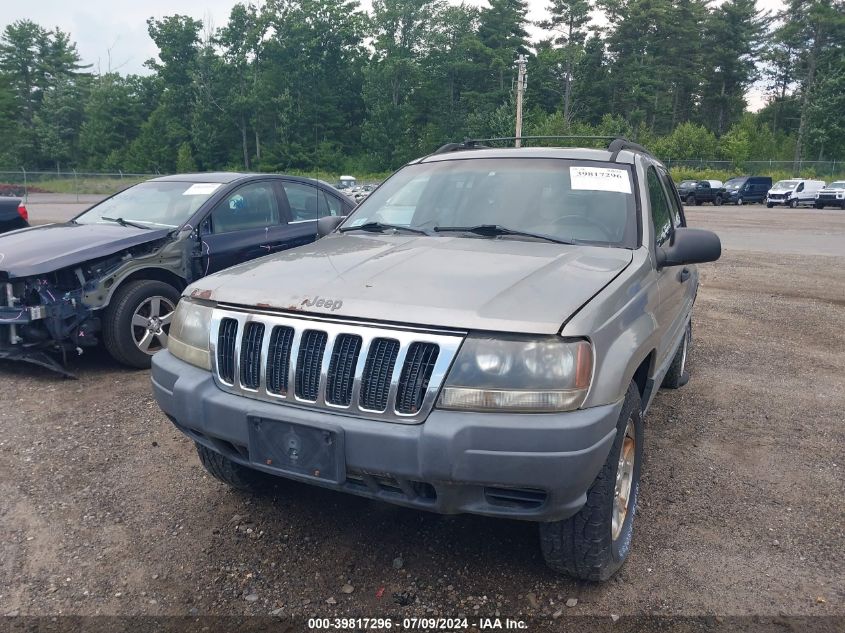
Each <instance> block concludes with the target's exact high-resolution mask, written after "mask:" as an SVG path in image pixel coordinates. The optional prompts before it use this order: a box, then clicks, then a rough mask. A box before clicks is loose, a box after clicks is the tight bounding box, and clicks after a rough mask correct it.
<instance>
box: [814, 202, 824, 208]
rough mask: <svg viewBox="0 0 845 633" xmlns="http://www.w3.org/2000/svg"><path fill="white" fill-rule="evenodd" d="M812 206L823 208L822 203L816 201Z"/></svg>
mask: <svg viewBox="0 0 845 633" xmlns="http://www.w3.org/2000/svg"><path fill="white" fill-rule="evenodd" d="M813 206H814V207H816V209H824V205H823V204H819V203H818V202H817V203H816V204H814V205H813Z"/></svg>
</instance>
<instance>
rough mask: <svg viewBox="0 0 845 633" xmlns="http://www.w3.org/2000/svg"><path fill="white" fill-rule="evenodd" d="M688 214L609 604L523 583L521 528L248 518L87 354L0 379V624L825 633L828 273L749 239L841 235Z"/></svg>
mask: <svg viewBox="0 0 845 633" xmlns="http://www.w3.org/2000/svg"><path fill="white" fill-rule="evenodd" d="M688 214H689V217H690V224H691V225H695V226H706V227H709V228H713V229H715V230H717V231H720V230H721V231H723V234H724V237H725V244H726V249H725V253H724V255H723V258H722V260H721V261H719V262H718V263H716V264H710V265H706V266H702V287H701V290H700V293H699V298H698V303H697V308H696V312H695V318H694V324H693V328H694V329H693V336H694V348H693V350H692V352H691V359H690V373H691V376H692V379H691V381H690V383H689V384H688V385H687V386H686V387H684V388H682V389H681V390H679V391H675V392H661V393H660V394H659V395H658V396H657V398H656V401H655V403H654V406H653V408H652V409H651V411H650V412H649V414H648V416H647V418H646V436H645V439H646V460H647V461H646V465H645V470H644V475H643V482H642V493H641V501H642V505H641V507H640V508H639V509H638V512H637V523H636V529H635V535H634V545H633V552H632V554H631V556H630V559H629V561H628V562H627V564H626V565H625V566H624V568H623V569H622V570H621V572H620V573H619V574H618V575H617V576H616V577H615V578H614V579H613V580H611V581H610V582H608V583H605V584H602V585H595V584H587V583H579V582H574V581H571V580H569V579H566V578H563V577H558V576H556V575H555V574H553V573H552V572H551V571H549V570H547V569H546V568H545V566H544V564H543V562H542V559H541V557H540V553H539V550H538V544H537V537H536V527H535V526H534V525H531V524H528V523H520V522H509V521H500V520H490V519H484V518H478V517H470V516H459V517H442V516H437V515H432V514H427V513H421V512H416V511H411V510H406V509H402V508H397V507H392V506H389V505H383V504H381V503H377V502H373V501H368V500H364V499H360V498H357V497H352V496H345V495H342V494H340V493H334V492H331V491H326V490H322V489H316V488H311V487H307V486H304V485H300V484H294V483H290V482H284V481H281V482H280V483H279V485H278V486H277V487H276V489H275V490H274V491H273V493H272V494H269V495H267V496H251V495H246V494H242V493H237V492H233V491H231V490H229V489H227V488H226V487H225V486H224V485H223V484H220V483H218V482H217V481H216V480H214V479H212V478H211V477H209V476H207V475H206V474H205V472H204V471H203V469H202V468H201V466H200V465H199V462H198V460H197V457H196V454H195V452H194V449H193V446H192V444H191V442H190V441H188V440H187V439H186V438H185V437H183V436H182V435H181V434H180V433H178V432H177V431H175V430H174V428H173V427H172V426H171V425H170V423H169V422H168V421H167V420H166V418H165V417H164V416H163V415H162V414H161V413H160V412H159V410H158V408H157V406H156V404H155V402H154V400H153V399H152V397H151V394H150V388H149V378H148V375H147V373H146V372H133V371H127V370H123V369H118V368H116V367H115V365H114V364H113V363H112V362H111V361H110V360H109V359H108V357H107V356H106V355H105V354H104V353H94V354H87V355H85V356H83V357H81V358H79V359H75V360H74V361H73V369H74V370H75V371H76V372H77V374H78V376H79V380H78V381H71V380H62V379H60V378H57V377H56V376H54V375H52V374H50V373H48V372H46V371H44V370H41V369H39V368H36V367H28V366H20V365H11V364H9V363H2V364H0V376H2V380H3V384H4V387H5V388H4V389H3V390H2V393H0V410H1V411H2V413H1V414H0V499H2V504H0V534H1V535H2V542H0V614H21V615H49V614H74V615H95V614H108V615H138V614H149V615H163V614H167V615H189V614H190V615H193V614H213V615H250V614H255V615H259V614H261V615H266V614H271V613H272V614H282V615H285V616H288V615H305V616H310V615H318V616H323V617H331V616H334V615H358V616H379V615H381V616H383V615H393V616H399V617H401V616H406V615H407V616H411V615H416V616H419V615H441V616H458V615H461V614H464V615H466V616H472V615H474V614H480V615H484V616H493V615H494V614H496V615H499V614H501V615H502V616H514V615H517V614H521V615H523V616H532V615H533V616H539V617H540V618H541V619H545V620H544V621H547V622H553V621H554V619H555V618H561V617H563V619H565V618H566V617H569V616H571V615H575V614H578V615H599V614H600V615H604V616H607V615H609V614H622V615H635V614H653V615H675V616H685V615H700V614H714V615H719V616H733V615H740V616H741V615H752V614H757V615H766V616H780V615H789V616H802V615H805V616H814V615H826V616H831V618H830V620H829V621H830V622H833V623H836V626H840V625H841V624H842V623H843V622H845V606H843V598H845V565H843V562H845V561H843V551H845V547H843V544H845V528H843V525H845V520H843V519H845V512H843V492H844V491H845V486H843V481H844V480H845V472H843V470H845V453H843V450H842V446H843V445H845V430H843V429H845V426H843V423H845V413H843V411H845V380H843V376H845V353H843V352H845V310H843V308H845V275H843V272H842V271H843V263H845V260H844V259H842V258H841V257H834V256H826V255H818V254H817V253H814V251H813V249H812V247H811V246H810V247H808V248H806V249H805V251H804V252H803V253H795V252H793V250H794V249H793V250H790V249H786V251H781V250H780V249H778V248H777V247H776V246H775V247H773V246H771V245H770V244H769V243H768V242H767V239H766V237H765V236H766V235H767V234H770V235H774V236H779V237H778V238H777V239H775V240H774V244H778V243H780V240H781V239H782V238H783V234H784V233H796V234H801V235H802V236H803V237H802V241H801V243H802V244H812V236H813V235H827V236H835V238H836V240H839V241H841V242H842V243H845V213H837V212H831V211H824V212H812V211H806V212H802V211H794V212H790V211H783V212H779V213H774V214H769V213H766V212H765V209H761V208H759V207H758V208H751V209H745V208H743V209H737V208H733V207H731V208H720V209H712V208H709V207H708V208H706V209H690V210H689V211H688ZM737 227H742V229H741V231H739V232H740V233H741V234H744V235H746V237H742V235H739V237H737V235H735V234H734V230H735V229H737ZM761 235H762V237H761ZM749 236H750V237H749ZM808 236H809V237H808ZM749 239H750V243H749ZM760 244H762V247H759V248H758V247H757V246H759V245H760ZM767 244H768V245H767ZM755 245H757V246H755ZM752 251H756V252H752ZM571 599H577V604H574V603H573V601H572V600H571ZM567 600H570V602H569V604H570V605H573V604H574V606H566V604H567ZM840 630H841V629H840Z"/></svg>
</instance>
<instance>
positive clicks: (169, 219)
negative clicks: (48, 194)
mask: <svg viewBox="0 0 845 633" xmlns="http://www.w3.org/2000/svg"><path fill="white" fill-rule="evenodd" d="M219 187H220V184H219V183H206V182H172V181H159V182H154V181H150V182H142V183H141V184H139V185H135V186H134V187H129V189H126V190H125V191H121V192H120V193H118V194H117V195H114V196H112V197H111V198H109V199H107V200H103V201H102V202H101V203H100V204H98V205H96V206H94V207H92V208H90V209H88V211H86V212H85V213H83V214H82V215H80V216H79V217H78V218H76V219H75V221H76V222H77V223H78V224H113V223H115V221H117V220H120V221H122V222H124V223H127V224H138V225H142V226H149V227H150V228H156V227H165V228H176V227H178V226H182V224H184V223H185V222H187V220H188V218H190V217H191V216H192V215H193V214H194V213H195V212H196V211H197V209H199V208H200V206H202V203H203V202H205V201H206V200H208V198H209V197H210V196H211V194H213V193H214V192H215V191H217V189H218V188H219Z"/></svg>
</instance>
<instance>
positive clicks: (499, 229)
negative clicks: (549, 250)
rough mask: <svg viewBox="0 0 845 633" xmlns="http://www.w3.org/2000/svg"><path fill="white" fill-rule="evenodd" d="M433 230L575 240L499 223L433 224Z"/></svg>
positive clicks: (560, 240) (546, 239) (487, 235)
mask: <svg viewBox="0 0 845 633" xmlns="http://www.w3.org/2000/svg"><path fill="white" fill-rule="evenodd" d="M434 230H435V231H437V232H438V233H447V232H448V233H453V232H454V233H475V234H476V235H481V236H483V237H498V236H500V235H515V236H518V237H533V238H535V239H538V240H545V241H547V242H554V243H555V244H568V245H570V246H572V245H574V244H575V242H570V241H567V240H562V239H559V238H557V237H552V236H551V235H543V234H542V233H530V232H528V231H517V230H516V229H509V228H508V227H506V226H502V225H501V224H479V225H477V226H435V227H434Z"/></svg>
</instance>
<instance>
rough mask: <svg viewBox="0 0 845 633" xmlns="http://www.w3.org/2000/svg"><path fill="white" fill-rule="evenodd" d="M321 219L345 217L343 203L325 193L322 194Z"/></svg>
mask: <svg viewBox="0 0 845 633" xmlns="http://www.w3.org/2000/svg"><path fill="white" fill-rule="evenodd" d="M319 210H320V217H321V218H324V217H326V216H330V215H334V216H337V215H343V203H341V201H340V200H338V199H337V198H335V197H334V196H332V195H329V194H327V193H326V192H325V191H321V192H320V209H319Z"/></svg>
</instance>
